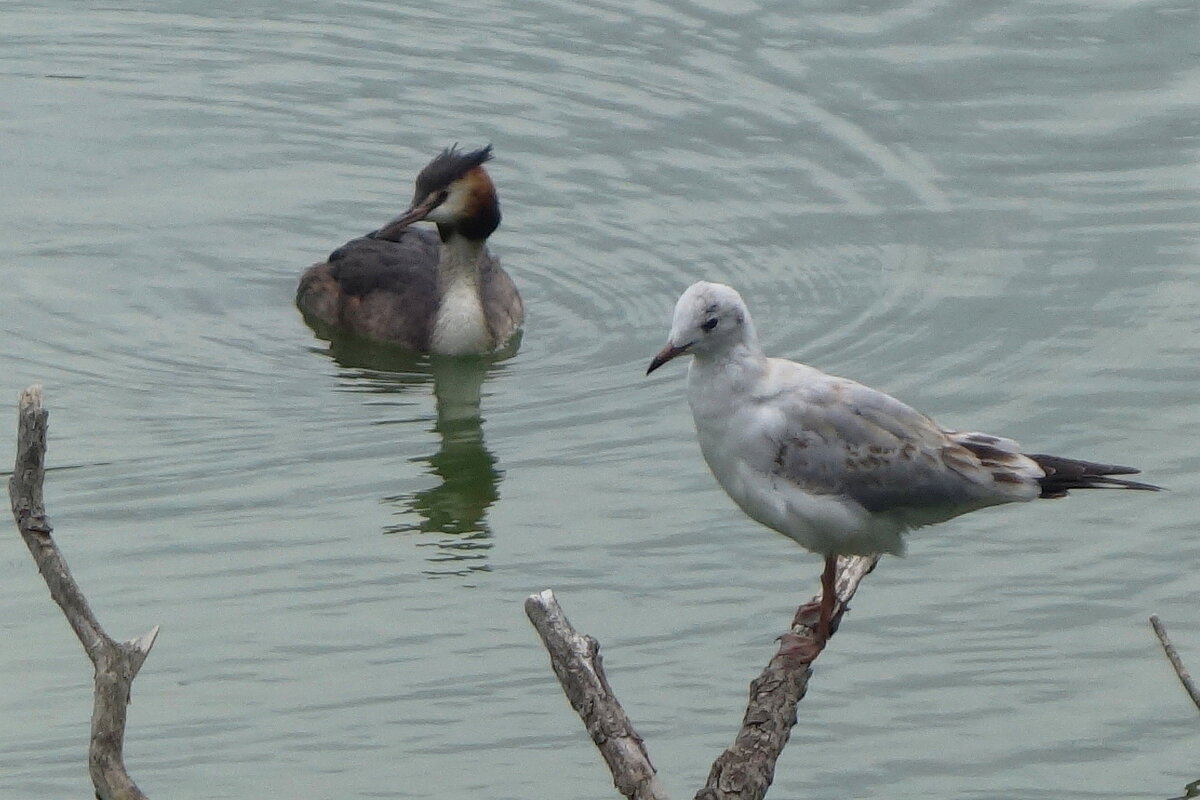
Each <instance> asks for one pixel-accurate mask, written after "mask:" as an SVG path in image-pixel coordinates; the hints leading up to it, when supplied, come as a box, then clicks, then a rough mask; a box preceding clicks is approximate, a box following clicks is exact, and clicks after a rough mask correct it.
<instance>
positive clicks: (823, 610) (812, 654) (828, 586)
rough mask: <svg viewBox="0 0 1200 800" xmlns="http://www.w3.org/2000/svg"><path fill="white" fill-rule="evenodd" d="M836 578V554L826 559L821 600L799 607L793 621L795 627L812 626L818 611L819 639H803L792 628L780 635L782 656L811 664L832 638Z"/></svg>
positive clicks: (817, 636)
mask: <svg viewBox="0 0 1200 800" xmlns="http://www.w3.org/2000/svg"><path fill="white" fill-rule="evenodd" d="M836 580H837V556H827V557H826V558H825V571H824V572H822V573H821V600H820V601H819V602H814V601H811V600H810V601H809V602H807V603H805V604H804V605H802V606H800V608H798V609H797V610H796V616H795V618H794V619H793V620H792V627H796V626H804V627H809V626H810V624H811V622H812V616H813V614H814V613H816V615H817V627H816V634H817V635H816V638H815V639H809V638H807V637H805V638H800V637H799V636H797V635H796V634H794V633H792V632H790V631H789V632H788V633H785V634H784V635H783V636H781V637H780V639H781V640H782V644H781V646H780V649H779V652H780V654H781V655H787V656H791V657H794V658H797V659H798V660H799V661H800V662H801V663H808V662H810V661H812V660H813V659H815V658H816V657H817V656H818V655H820V654H821V651H822V650H824V649H825V642H827V641H829V637H830V636H831V635H832V633H833V631H832V624H831V622H830V620H831V618H832V617H833V605H834V600H835V599H836V597H837V589H836V588H835V585H834V584H835V581H836Z"/></svg>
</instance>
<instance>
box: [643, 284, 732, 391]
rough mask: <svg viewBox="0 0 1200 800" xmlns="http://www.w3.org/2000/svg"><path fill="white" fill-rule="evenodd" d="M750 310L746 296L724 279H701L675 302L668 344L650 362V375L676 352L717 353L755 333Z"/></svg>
mask: <svg viewBox="0 0 1200 800" xmlns="http://www.w3.org/2000/svg"><path fill="white" fill-rule="evenodd" d="M752 330H753V329H752V327H751V323H750V312H749V311H747V310H746V304H745V303H744V302H743V301H742V296H741V295H740V294H738V293H737V292H736V291H735V290H734V289H732V288H730V287H729V286H726V285H725V284H723V283H709V282H708V281H697V282H696V283H693V284H692V285H691V286H689V287H688V288H687V291H685V292H684V293H683V294H682V295H680V297H679V302H677V303H676V304H675V317H674V319H672V321H671V333H670V335H669V336H667V344H666V346H665V347H664V348H663V349H662V350H660V351H659V353H658V355H656V356H655V357H654V360H653V361H651V362H650V367H649V369H647V370H646V374H647V375H649V374H650V373H651V372H654V370H656V369H658V368H659V367H661V366H662V365H663V364H665V363H667V362H668V361H670V360H671V359H672V358H675V357H676V356H681V355H683V354H684V353H690V354H692V355H695V356H701V357H703V356H708V355H717V354H720V353H724V352H728V351H729V350H731V349H732V348H733V347H734V346H736V345H738V344H740V343H742V342H745V341H746V339H747V337H749V336H752V335H753V334H752Z"/></svg>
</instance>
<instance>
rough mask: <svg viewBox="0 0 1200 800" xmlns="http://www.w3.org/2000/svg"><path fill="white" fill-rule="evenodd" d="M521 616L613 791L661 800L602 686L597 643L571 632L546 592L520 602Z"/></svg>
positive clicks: (636, 741)
mask: <svg viewBox="0 0 1200 800" xmlns="http://www.w3.org/2000/svg"><path fill="white" fill-rule="evenodd" d="M525 614H526V615H527V616H528V617H529V621H530V622H532V623H533V627H535V628H537V632H538V634H539V635H540V636H541V637H542V643H543V644H545V645H546V650H548V651H549V652H550V663H551V664H552V665H553V667H554V673H555V674H556V675H558V681H559V683H561V684H562V687H563V691H564V692H565V693H566V695H567V699H568V700H570V701H571V707H572V708H574V709H575V711H576V712H577V713H578V714H579V717H580V719H582V720H583V725H584V727H585V728H587V731H588V733H589V734H590V735H591V737H592V741H593V742H595V744H596V747H598V748H599V749H600V753H601V755H603V756H604V760H605V761H606V762H607V763H608V768H609V770H610V771H611V772H612V776H613V784H614V785H615V786H616V787H617V790H618V791H619V792H620V793H621V794H623V795H625V796H626V797H628V798H630V800H666V796H667V795H666V792H665V791H664V790H663V788H662V786H661V785H660V784H659V782H658V777H657V776H656V773H655V770H654V765H653V764H651V763H650V756H649V755H648V754H647V753H646V747H645V745H644V744H643V743H642V737H640V736H638V734H637V731H635V730H634V729H633V724H632V723H630V721H629V717H627V716H626V715H625V710H624V709H623V708H621V704H620V703H619V702H617V698H616V696H615V695H614V694H613V691H612V687H610V686H609V685H608V678H607V677H606V676H605V675H604V666H603V665H602V664H601V661H600V644H599V642H597V641H596V640H595V639H593V638H592V637H590V636H583V635H581V634H579V633H578V632H577V631H576V630H575V629H574V628H573V627H571V623H570V622H568V621H567V615H566V614H564V613H563V610H562V607H561V606H559V604H558V601H557V600H555V599H554V592H552V591H550V590H549V589H546V590H545V591H543V592H540V593H538V594H534V595H530V596H529V597H528V598H526V600H525Z"/></svg>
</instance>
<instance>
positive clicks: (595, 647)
mask: <svg viewBox="0 0 1200 800" xmlns="http://www.w3.org/2000/svg"><path fill="white" fill-rule="evenodd" d="M878 562H879V556H854V557H849V558H847V557H843V558H839V559H838V571H837V582H836V591H837V599H836V602H835V604H834V609H833V617H832V622H833V625H832V627H833V632H836V631H837V626H838V623H839V622H841V619H842V616H843V615H844V614H845V613H846V610H847V608H848V607H849V603H850V599H851V598H852V597H854V593H855V592H856V591H858V585H859V583H861V582H862V579H863V578H865V577H866V576H867V575H868V574H870V572H871V570H873V569H875V565H876V564H877V563H878ZM819 600H820V596H819V595H818V596H817V597H816V598H814V599H813V603H810V604H808V605H806V606H801V608H800V610H799V611H798V612H797V613H796V619H795V620H794V621H793V627H792V630H790V631H789V632H788V633H786V634H784V635H783V636H781V637H780V639H781V643H780V646H779V650H778V652H776V653H775V655H774V657H772V658H771V661H770V663H768V664H767V667H766V669H764V670H763V672H762V674H761V675H759V676H758V677H757V678H755V679H754V682H753V683H751V684H750V703H749V705H748V706H747V707H746V714H745V716H744V718H743V720H742V728H741V730H740V731H739V732H738V735H737V738H736V739H735V740H734V743H733V744H732V745H731V746H730V747H729V749H728V750H726V751H725V752H724V753H722V754H721V755H720V757H718V758H717V760H716V761H715V762H713V765H712V770H711V771H710V772H709V775H708V782H707V783H706V784H705V786H704V788H703V789H701V790H700V791H699V792H698V793H697V794H696V798H697V800H734V799H735V798H736V800H751V798H753V799H754V800H759V799H760V798H762V797H763V796H764V795H765V794H766V792H767V788H768V787H770V785H771V780H772V779H773V777H774V775H775V762H776V761H778V759H779V754H780V753H782V752H783V747H784V745H786V744H787V741H788V737H789V736H790V735H791V731H792V726H793V725H795V724H796V705H797V704H798V703H799V702H800V701H801V700H802V699H803V698H804V694H805V692H806V691H807V690H808V679H809V676H810V675H811V674H812V667H811V664H812V661H813V660H814V659H815V658H816V656H817V655H818V654H819V653H820V648H819V646H817V645H816V642H815V637H816V631H815V629H814V626H813V625H811V624H809V621H808V620H809V618H810V615H808V614H807V612H808V611H809V610H811V609H810V606H815V605H816V604H817V603H819ZM525 613H526V614H527V615H528V616H529V619H530V621H531V622H533V625H534V627H535V628H537V630H538V633H539V634H541V637H542V642H543V643H544V644H545V645H546V649H547V650H548V651H550V662H551V664H553V666H554V672H555V674H556V675H558V681H559V683H560V684H562V687H563V691H564V692H565V693H566V695H567V698H568V699H569V700H570V701H571V706H572V707H573V708H574V709H575V711H576V712H577V713H578V714H579V716H580V718H581V719H583V723H584V725H585V726H586V727H587V729H588V733H590V734H591V736H592V741H593V742H595V743H596V746H597V747H598V748H600V752H601V753H602V754H603V756H604V760H605V761H606V762H608V768H609V770H610V771H611V772H612V774H613V782H614V783H615V784H616V786H617V789H618V790H620V792H621V794H623V795H625V796H626V797H629V798H638V799H639V800H640V799H641V798H646V800H650V799H651V798H662V797H664V796H665V795H664V794H663V790H662V788H661V786H660V785H659V783H658V780H657V778H655V772H654V766H653V765H652V764H651V763H650V758H649V756H647V755H646V748H645V745H644V744H643V743H642V739H641V737H640V736H638V735H637V733H636V732H635V731H634V730H633V726H632V725H630V723H629V719H628V718H627V717H626V716H625V711H624V710H623V709H622V708H621V704H620V703H619V702H618V701H617V698H616V697H614V696H613V693H612V689H611V688H610V687H609V685H608V680H607V679H606V678H605V677H604V670H603V668H602V667H601V665H600V645H599V644H598V643H597V642H596V640H595V639H593V638H592V637H590V636H581V635H580V634H579V633H577V632H576V631H575V629H574V628H572V627H571V623H570V622H568V621H567V618H566V615H564V614H563V611H562V608H561V607H560V606H559V605H558V602H557V601H556V600H555V599H554V593H553V592H551V591H550V590H549V589H546V590H545V591H543V592H541V593H539V594H535V595H530V596H529V598H528V599H526V600H525ZM831 635H832V634H831Z"/></svg>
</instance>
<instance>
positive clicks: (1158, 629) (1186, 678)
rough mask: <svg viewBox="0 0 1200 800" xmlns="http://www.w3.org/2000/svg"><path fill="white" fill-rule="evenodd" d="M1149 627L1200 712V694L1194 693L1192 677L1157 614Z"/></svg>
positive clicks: (1194, 686)
mask: <svg viewBox="0 0 1200 800" xmlns="http://www.w3.org/2000/svg"><path fill="white" fill-rule="evenodd" d="M1150 627H1152V628H1154V633H1155V634H1156V635H1157V636H1158V641H1159V642H1160V643H1161V644H1162V647H1163V652H1165V653H1166V654H1167V660H1169V661H1170V662H1171V666H1172V667H1174V668H1175V674H1176V675H1177V676H1179V682H1180V683H1182V684H1183V688H1184V690H1185V691H1186V692H1187V693H1188V696H1189V697H1191V698H1192V702H1193V703H1195V705H1196V708H1197V710H1200V692H1197V691H1196V684H1195V683H1193V682H1192V676H1191V675H1189V674H1188V671H1187V667H1185V666H1184V665H1183V659H1181V658H1180V657H1179V652H1178V651H1177V650H1176V649H1175V645H1173V644H1171V640H1170V639H1169V638H1167V629H1166V627H1165V626H1164V625H1163V624H1162V622H1161V621H1160V620H1159V619H1158V615H1157V614H1155V615H1153V616H1152V617H1150Z"/></svg>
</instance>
